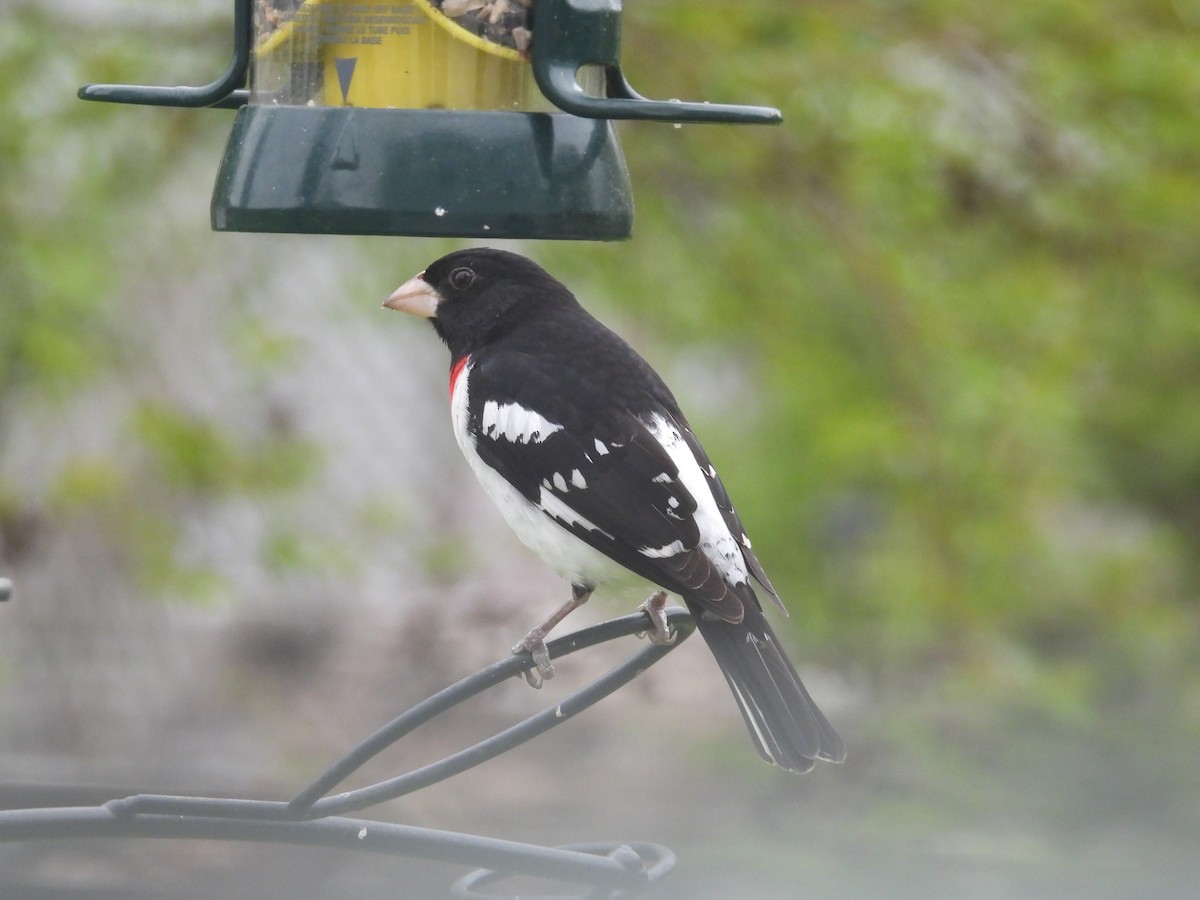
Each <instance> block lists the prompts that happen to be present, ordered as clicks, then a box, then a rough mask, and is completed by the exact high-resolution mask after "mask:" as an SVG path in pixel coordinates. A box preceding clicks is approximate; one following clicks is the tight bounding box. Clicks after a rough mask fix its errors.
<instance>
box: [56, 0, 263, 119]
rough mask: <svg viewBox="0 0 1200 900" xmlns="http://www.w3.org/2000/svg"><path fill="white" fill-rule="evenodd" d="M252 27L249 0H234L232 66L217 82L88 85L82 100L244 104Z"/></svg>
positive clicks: (229, 106)
mask: <svg viewBox="0 0 1200 900" xmlns="http://www.w3.org/2000/svg"><path fill="white" fill-rule="evenodd" d="M253 30H254V22H253V9H252V6H251V2H250V0H233V59H231V60H230V61H229V68H227V69H226V70H225V73H224V74H223V75H222V76H221V77H220V78H218V79H217V80H216V81H213V82H210V83H209V84H206V85H202V86H200V87H189V86H180V87H169V86H166V85H136V84H85V85H84V86H83V87H81V88H80V89H79V99H80V100H100V101H104V102H106V103H133V104H138V105H141V106H179V107H184V108H187V109H199V108H202V107H218V108H220V109H237V108H238V107H241V106H245V105H246V100H247V92H246V91H244V90H242V88H244V87H245V86H246V74H247V73H248V72H249V70H250V47H251V43H252V40H253Z"/></svg>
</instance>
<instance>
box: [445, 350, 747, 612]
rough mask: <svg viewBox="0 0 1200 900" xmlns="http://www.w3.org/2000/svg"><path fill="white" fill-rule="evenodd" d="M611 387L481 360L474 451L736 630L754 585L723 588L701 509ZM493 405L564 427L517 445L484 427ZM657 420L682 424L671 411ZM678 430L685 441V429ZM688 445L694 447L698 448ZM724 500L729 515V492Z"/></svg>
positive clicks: (629, 564) (533, 364)
mask: <svg viewBox="0 0 1200 900" xmlns="http://www.w3.org/2000/svg"><path fill="white" fill-rule="evenodd" d="M614 387H615V386H613V385H600V384H596V383H595V382H594V381H592V380H590V379H589V378H588V377H587V376H586V374H585V373H584V372H583V371H581V370H580V369H579V368H578V367H575V366H563V365H562V364H561V361H557V362H556V361H555V360H553V359H547V357H546V356H545V355H542V354H523V353H515V352H507V353H502V354H495V355H483V358H481V359H479V360H478V362H476V363H475V364H474V365H473V366H472V371H471V391H470V400H469V417H470V420H471V430H472V432H473V433H474V435H475V438H476V444H475V448H476V451H477V452H478V454H479V456H480V457H481V458H482V460H483V461H484V462H485V463H487V464H488V465H490V466H492V467H493V468H494V469H496V470H497V471H498V472H500V473H501V474H502V475H503V476H504V477H505V478H506V479H507V480H508V481H509V482H510V483H512V484H513V485H514V487H516V488H517V490H519V491H520V492H521V494H522V495H523V496H524V497H525V498H526V499H528V500H529V501H530V502H532V503H534V504H535V505H537V506H538V507H539V508H540V509H541V510H542V511H543V512H544V513H545V514H546V515H547V516H550V517H551V518H552V519H553V520H554V521H556V522H557V523H558V524H559V525H561V526H562V527H563V528H566V529H568V530H569V531H570V532H571V533H573V534H574V535H575V536H576V537H578V538H579V539H581V540H583V541H584V542H585V543H587V544H589V545H590V546H592V547H593V548H595V549H596V550H598V551H600V552H601V553H603V554H605V555H606V556H608V557H609V558H611V559H613V560H615V561H616V562H617V563H619V564H621V565H623V566H625V567H626V568H627V569H630V570H631V571H633V572H635V573H636V574H638V575H639V576H641V577H643V578H645V579H647V580H649V581H651V582H654V583H655V584H658V585H660V586H662V587H664V588H666V589H667V590H669V591H672V592H674V593H677V594H681V595H683V596H684V598H685V599H687V600H689V601H692V602H694V603H696V604H698V605H699V606H700V607H702V608H705V609H708V610H710V611H712V612H713V613H715V614H716V615H717V616H718V617H719V618H721V619H722V620H725V621H729V622H737V621H740V620H741V618H742V616H743V603H745V602H748V601H749V602H755V601H754V599H753V598H754V594H753V591H752V590H750V589H749V583H748V582H743V583H741V584H739V585H731V584H729V583H727V582H726V580H725V579H724V578H723V577H722V575H721V573H720V572H719V571H718V570H717V568H716V566H715V565H714V564H713V562H712V560H710V559H709V557H708V556H707V555H706V554H705V553H704V551H703V550H702V549H701V548H700V529H699V527H698V526H697V523H696V521H695V518H694V514H695V512H696V499H695V498H694V497H693V496H692V494H691V493H690V492H689V491H688V490H687V488H686V487H685V486H684V485H683V484H682V483H681V482H680V479H679V477H678V476H679V470H678V467H677V466H676V465H675V463H674V461H673V460H672V459H671V457H670V455H669V454H668V453H667V451H666V449H665V448H664V447H663V446H662V444H661V443H660V442H659V441H658V440H657V439H656V438H655V437H654V435H653V434H652V433H651V432H650V430H649V428H648V427H647V424H646V422H645V421H644V416H645V413H642V414H638V413H635V412H633V411H631V410H630V409H628V408H627V407H626V406H624V405H622V404H619V403H617V402H614V399H613V398H614V397H619V396H621V395H622V394H623V393H626V392H624V391H622V390H620V389H616V390H613V389H612V388H614ZM663 390H665V388H663ZM643 396H645V394H643ZM651 396H653V395H652V394H651ZM667 396H668V397H669V394H668V395H667ZM568 398H569V399H568ZM489 400H490V401H491V402H493V403H499V404H508V403H511V404H516V405H517V406H519V407H521V408H522V409H524V410H529V411H534V412H536V413H537V414H538V415H540V416H541V417H543V418H544V419H546V420H547V421H549V422H551V423H554V424H556V425H561V426H562V427H561V428H559V429H555V430H553V431H551V432H550V433H548V434H539V435H538V436H537V438H536V439H529V440H519V439H517V440H513V439H512V438H511V436H505V435H504V434H502V433H498V432H497V430H496V429H489V428H486V427H484V406H485V404H486V403H487V402H488V401H489ZM670 402H671V405H672V406H673V405H674V402H673V400H672V401H670ZM659 414H660V415H663V416H664V417H667V418H669V419H670V420H671V421H676V419H675V416H673V415H672V414H671V411H670V410H668V409H666V408H664V409H662V410H660V411H659ZM677 427H678V429H679V430H680V432H681V433H683V432H684V429H685V428H686V425H685V424H678V425H677ZM687 434H688V435H690V430H688V431H687ZM690 440H691V443H692V444H694V441H695V438H694V437H692V438H691V439H690ZM696 446H698V445H696ZM693 452H695V451H694V450H693ZM701 452H702V451H701ZM704 460H705V461H704V462H703V463H702V465H703V466H707V465H708V463H707V457H704ZM721 496H722V497H723V498H724V504H723V508H724V507H727V506H728V497H727V495H725V494H724V489H723V488H721ZM730 513H732V510H730ZM735 521H736V517H735ZM737 528H738V530H737V531H735V532H734V535H735V538H737V537H740V535H741V533H742V532H741V530H740V523H738V524H737ZM755 568H757V569H759V571H761V567H758V566H757V563H755V564H754V566H753V567H752V569H751V571H753V570H754V569H755ZM755 574H756V577H757V573H755ZM763 577H764V578H765V576H763Z"/></svg>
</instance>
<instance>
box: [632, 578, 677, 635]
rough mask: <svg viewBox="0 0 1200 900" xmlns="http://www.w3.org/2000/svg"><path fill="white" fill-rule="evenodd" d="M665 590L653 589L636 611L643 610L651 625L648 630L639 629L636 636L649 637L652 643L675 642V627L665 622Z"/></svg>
mask: <svg viewBox="0 0 1200 900" xmlns="http://www.w3.org/2000/svg"><path fill="white" fill-rule="evenodd" d="M666 609H667V592H666V591H655V592H654V593H653V594H651V595H650V596H649V597H648V598H646V602H645V603H643V604H642V605H641V606H639V607H638V608H637V611H638V612H644V613H645V614H646V617H647V618H648V619H649V620H650V625H651V626H652V628H651V630H649V631H639V632H638V634H637V636H638V637H645V638H649V639H650V643H652V644H660V645H666V644H673V643H675V629H673V628H672V627H671V626H670V625H668V624H667V613H666Z"/></svg>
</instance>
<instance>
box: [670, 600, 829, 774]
mask: <svg viewBox="0 0 1200 900" xmlns="http://www.w3.org/2000/svg"><path fill="white" fill-rule="evenodd" d="M693 615H696V611H693ZM696 624H697V627H698V628H699V630H700V634H701V635H702V636H703V637H704V640H705V641H706V642H707V643H708V647H709V649H710V650H711V651H712V654H713V656H714V657H716V660H717V663H718V664H719V665H720V667H721V672H722V673H723V674H724V675H725V680H726V681H727V682H728V683H729V688H730V690H732V691H733V696H734V699H735V700H737V704H738V708H739V709H740V710H741V712H742V717H743V718H744V719H745V720H746V728H747V730H749V732H750V736H751V738H753V739H754V743H755V745H756V746H757V748H758V752H759V755H760V756H762V758H763V759H765V760H766V761H767V762H769V763H774V764H776V765H778V766H782V767H783V768H785V769H788V770H789V771H792V772H807V771H808V770H809V769H811V768H812V767H813V764H814V762H815V761H816V760H818V759H823V760H828V761H830V762H841V761H842V760H844V759H845V758H846V746H845V744H843V743H842V739H841V738H840V737H838V735H837V732H835V731H834V730H833V727H832V726H831V725H830V724H829V722H828V721H826V719H825V716H823V715H822V714H821V711H820V710H819V709H817V705H816V703H814V702H813V699H812V697H810V696H809V693H808V691H807V690H805V688H804V685H803V684H802V683H801V681H800V676H799V675H797V674H796V669H795V668H794V667H793V666H792V664H791V662H790V661H789V660H788V658H787V657H786V656H785V655H784V653H783V648H782V647H780V645H779V641H778V640H777V639H776V637H775V634H774V632H772V631H771V627H770V625H768V624H767V620H766V618H765V617H764V616H763V614H762V610H761V609H759V608H758V606H757V604H751V603H748V604H746V613H745V617H744V618H743V620H742V621H741V622H737V623H733V622H725V621H722V620H720V619H718V618H717V617H716V616H714V615H712V613H708V612H699V614H698V615H696Z"/></svg>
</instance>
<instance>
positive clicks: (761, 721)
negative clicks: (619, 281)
mask: <svg viewBox="0 0 1200 900" xmlns="http://www.w3.org/2000/svg"><path fill="white" fill-rule="evenodd" d="M384 305H385V306H387V307H390V308H391V309H396V310H400V311H402V312H407V313H412V314H414V315H417V316H423V317H425V318H428V319H430V320H431V321H432V323H433V327H434V329H435V330H436V331H437V333H438V335H440V336H441V338H442V340H444V341H445V342H446V344H447V346H448V347H449V348H450V357H451V361H450V411H451V419H452V421H453V425H454V435H455V437H456V438H457V439H458V444H459V446H460V447H461V448H462V451H463V453H464V455H465V456H466V458H467V462H468V463H469V464H470V466H471V469H472V470H473V471H474V472H475V475H476V476H477V477H478V478H479V480H480V482H481V483H482V484H483V487H484V489H485V490H486V491H487V493H488V494H489V495H490V496H491V498H492V500H493V501H494V502H495V504H496V506H498V507H499V509H500V512H501V513H502V514H503V516H504V518H505V519H506V520H507V521H508V524H509V525H510V526H511V527H512V529H513V530H514V531H515V532H516V533H517V535H518V536H519V537H520V538H521V540H522V541H523V542H524V543H525V544H526V545H527V546H529V547H530V548H531V549H532V550H534V551H535V552H536V553H537V554H538V555H540V556H541V557H542V559H543V560H545V561H546V562H547V563H548V564H549V565H550V566H551V567H553V568H554V569H555V570H556V571H557V572H558V573H559V574H560V575H562V576H563V577H565V578H567V579H568V580H569V581H570V582H571V591H572V596H571V599H570V600H569V601H568V602H566V603H565V604H563V605H562V607H560V608H559V609H558V610H556V611H555V613H554V614H553V615H552V616H551V617H550V618H549V619H547V620H546V622H544V623H542V624H541V625H539V626H538V627H537V628H534V629H533V630H532V631H530V632H529V634H528V635H526V636H525V638H524V639H523V640H522V641H521V642H520V643H518V644H517V645H516V646H515V647H514V648H513V652H514V653H520V652H524V651H526V650H528V651H531V652H532V655H533V658H534V660H535V662H536V664H537V666H538V668H539V670H540V671H541V674H542V675H543V676H545V677H549V676H550V675H551V674H552V673H553V668H552V666H551V665H550V659H549V656H548V654H547V653H546V649H545V643H544V638H545V636H546V634H547V633H548V632H549V631H550V629H551V628H553V627H554V626H555V625H556V624H557V623H558V622H559V621H561V620H562V618H563V617H564V616H566V615H567V614H568V613H569V612H570V611H571V610H573V609H575V608H576V607H577V606H579V605H580V604H582V603H584V602H585V601H586V600H587V599H588V597H589V596H590V595H591V593H592V591H593V590H594V589H595V588H596V587H597V586H599V585H601V584H605V583H607V582H611V581H613V580H614V579H617V578H618V577H619V576H621V575H622V574H624V575H628V574H629V573H630V572H632V573H634V575H636V576H640V578H641V579H645V580H647V581H650V582H652V583H653V584H655V585H658V586H659V587H661V588H664V589H665V590H667V591H671V592H673V593H676V594H679V595H680V596H682V597H683V601H684V603H685V604H687V607H688V609H689V610H690V611H691V613H692V615H693V616H694V617H695V619H696V623H697V627H698V628H699V631H700V634H701V635H703V636H704V639H705V640H706V641H707V643H708V646H709V648H710V649H711V650H712V653H713V655H714V656H715V657H716V659H717V663H718V664H719V665H720V667H721V671H722V672H723V673H724V675H725V679H726V681H728V683H729V686H730V688H731V689H732V690H733V695H734V697H735V698H736V700H737V704H738V707H739V708H740V709H741V711H742V716H743V717H744V718H745V720H746V725H747V726H748V728H749V730H750V734H751V736H752V737H753V738H754V743H755V745H756V746H757V748H758V752H759V753H760V754H761V755H762V757H763V758H764V759H766V760H767V761H768V762H772V763H776V764H778V765H780V766H783V767H784V768H786V769H790V770H791V771H794V772H806V771H808V770H809V769H811V768H812V766H813V761H814V760H815V759H825V760H832V761H835V762H840V761H841V760H842V759H843V758H844V757H845V753H846V751H845V747H844V746H843V744H842V741H841V739H840V738H839V737H838V736H837V734H836V733H835V732H834V730H833V728H832V727H830V725H829V723H828V722H827V721H826V720H825V717H824V716H823V715H822V714H821V712H820V710H818V709H817V707H816V704H814V703H813V701H812V698H811V697H809V695H808V692H807V691H806V690H805V689H804V685H803V684H801V683H800V678H799V676H798V675H797V674H796V670H795V668H793V666H792V664H791V663H790V662H789V661H788V659H787V657H786V656H784V654H783V649H782V648H781V647H780V645H779V642H778V640H777V639H776V637H775V634H774V633H773V632H772V631H771V628H770V626H769V625H768V624H767V621H766V618H765V617H764V616H763V611H762V607H761V605H760V604H759V602H758V599H757V598H756V596H755V593H754V589H753V587H752V586H751V578H753V579H754V581H756V582H758V584H759V585H760V586H761V588H762V589H763V590H765V591H766V592H767V594H768V595H769V596H770V598H771V599H772V600H773V601H774V602H775V603H776V604H778V605H779V607H780V609H782V608H783V605H782V603H780V602H779V596H778V594H777V593H776V592H775V589H774V588H773V587H772V586H771V582H770V580H769V579H768V578H767V575H766V573H765V572H764V571H763V568H762V566H761V565H760V564H759V562H758V559H757V558H756V557H755V555H754V552H753V551H752V550H751V549H750V540H749V539H748V538H747V537H746V533H745V531H744V530H743V528H742V523H741V520H740V519H739V518H738V515H737V513H736V512H734V509H733V505H732V504H731V503H730V501H729V495H728V494H727V493H726V492H725V488H724V486H723V485H722V484H721V480H720V478H718V477H717V473H716V470H715V469H713V467H712V464H711V463H710V462H709V460H708V455H707V454H706V453H705V452H704V448H702V447H701V446H700V443H699V442H698V441H697V440H696V437H695V435H694V434H692V429H691V428H690V427H689V426H688V423H687V419H685V418H684V416H683V413H682V412H680V410H679V406H678V404H676V402H675V398H674V396H672V394H671V391H670V390H669V389H668V388H667V386H666V385H665V384H664V383H663V381H662V379H661V378H659V377H658V375H657V373H655V371H654V370H653V369H652V368H650V365H649V364H648V363H647V362H646V361H645V360H643V359H642V358H641V357H640V356H638V354H637V353H636V352H634V350H633V349H632V348H631V347H630V346H629V345H628V344H626V343H625V342H624V341H623V340H621V338H619V337H618V336H617V335H615V334H613V332H611V331H609V330H608V329H607V328H605V327H604V326H603V325H601V324H600V323H599V322H597V321H596V320H595V319H593V318H592V317H591V315H589V314H588V313H587V312H586V311H585V310H584V309H583V307H581V306H580V305H579V302H578V301H577V300H576V299H575V297H574V296H573V295H572V294H571V292H570V291H569V290H568V289H567V288H566V287H565V286H564V285H562V284H561V283H559V282H558V281H556V280H555V279H554V278H552V277H551V276H550V275H548V274H547V273H546V272H545V271H543V270H542V269H541V268H540V267H539V266H537V265H536V264H535V263H533V262H532V261H530V260H528V259H526V258H524V257H522V256H518V255H516V254H514V253H507V252H504V251H500V250H491V249H476V250H463V251H459V252H456V253H451V254H450V255H448V256H445V257H443V258H441V259H439V260H438V261H437V262H435V263H433V264H432V265H430V266H429V267H428V268H427V269H425V271H424V272H422V273H420V274H419V275H417V276H415V277H414V278H412V279H410V280H409V281H407V282H405V283H404V284H403V285H401V286H400V287H399V288H398V289H397V290H396V291H395V293H393V294H392V295H391V297H389V298H388V300H387V302H386V303H385V304H384ZM665 601H666V594H665V592H663V591H658V592H656V593H655V594H654V595H653V596H652V597H651V598H650V599H649V600H648V601H647V602H646V603H645V604H643V606H642V609H644V610H645V611H646V612H647V614H648V615H649V616H650V620H651V622H652V624H653V626H654V629H655V636H654V637H653V638H652V639H657V640H660V641H662V640H669V639H670V636H669V635H668V633H667V629H666V625H665V621H664V619H665V617H664V616H663V615H662V613H661V611H662V609H663V606H664V604H665ZM532 681H533V679H532V678H531V682H532ZM536 683H539V684H540V680H539V681H537V682H536Z"/></svg>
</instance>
